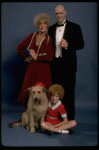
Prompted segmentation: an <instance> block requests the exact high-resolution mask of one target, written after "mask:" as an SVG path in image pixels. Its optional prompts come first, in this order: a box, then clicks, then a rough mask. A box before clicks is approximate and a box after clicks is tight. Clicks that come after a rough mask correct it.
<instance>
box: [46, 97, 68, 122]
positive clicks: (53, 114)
mask: <svg viewBox="0 0 99 150" xmlns="http://www.w3.org/2000/svg"><path fill="white" fill-rule="evenodd" d="M60 116H61V117H62V118H65V117H67V113H66V110H65V107H64V105H63V104H62V103H61V101H60V100H59V101H58V102H57V103H56V104H55V105H54V106H52V107H51V101H49V107H48V109H47V113H46V115H45V122H48V123H50V124H52V125H55V124H58V123H60V122H62V120H61V119H60Z"/></svg>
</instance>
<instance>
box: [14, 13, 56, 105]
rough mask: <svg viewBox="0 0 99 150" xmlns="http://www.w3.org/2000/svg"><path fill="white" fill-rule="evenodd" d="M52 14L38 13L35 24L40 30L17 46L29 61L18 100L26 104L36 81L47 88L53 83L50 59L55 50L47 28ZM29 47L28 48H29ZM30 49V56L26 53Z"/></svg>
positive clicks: (20, 53)
mask: <svg viewBox="0 0 99 150" xmlns="http://www.w3.org/2000/svg"><path fill="white" fill-rule="evenodd" d="M50 22H51V19H50V16H49V15H47V14H45V13H40V14H37V15H36V17H35V18H34V25H35V26H36V27H37V28H38V29H39V31H38V32H35V33H31V34H29V35H28V36H27V37H26V38H25V39H24V40H23V41H21V42H20V43H19V45H18V46H17V50H16V51H17V53H18V54H19V55H21V56H22V57H23V58H24V60H25V61H26V62H29V64H28V67H27V70H26V74H25V78H24V81H23V85H22V89H21V93H20V96H19V98H18V102H20V103H22V104H24V105H25V104H26V103H27V100H28V92H27V91H25V90H26V89H27V88H28V87H31V86H33V85H35V83H36V82H42V83H43V84H44V85H45V88H47V89H48V88H49V87H50V86H51V85H52V80H51V72H50V65H49V64H50V61H52V60H53V57H54V52H53V47H52V41H51V38H50V37H49V36H48V35H47V33H46V30H47V28H48V27H49V26H50ZM27 47H28V48H27ZM26 48H27V49H28V50H29V53H30V57H27V56H26V54H25V51H24V50H25V49H26Z"/></svg>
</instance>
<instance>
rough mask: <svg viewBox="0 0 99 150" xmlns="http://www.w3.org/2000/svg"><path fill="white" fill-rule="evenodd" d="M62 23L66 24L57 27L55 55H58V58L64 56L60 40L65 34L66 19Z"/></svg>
mask: <svg viewBox="0 0 99 150" xmlns="http://www.w3.org/2000/svg"><path fill="white" fill-rule="evenodd" d="M64 22H65V23H64ZM61 24H64V26H60V27H57V28H56V51H55V57H57V58H59V57H62V47H61V46H60V42H61V39H62V38H63V34H64V30H65V26H66V19H65V20H64V21H63V22H62V23H61Z"/></svg>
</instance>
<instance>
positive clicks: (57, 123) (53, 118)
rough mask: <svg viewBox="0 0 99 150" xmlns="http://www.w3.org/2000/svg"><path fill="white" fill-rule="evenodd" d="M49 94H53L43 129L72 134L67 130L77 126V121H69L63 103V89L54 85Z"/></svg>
mask: <svg viewBox="0 0 99 150" xmlns="http://www.w3.org/2000/svg"><path fill="white" fill-rule="evenodd" d="M49 93H50V94H51V99H50V101H49V106H48V110H47V113H46V115H45V122H42V124H41V127H42V128H44V129H46V130H49V131H53V132H57V133H70V130H66V129H70V128H72V127H74V126H76V121H75V120H71V121H68V119H67V113H66V110H65V108H64V105H63V104H62V102H61V100H62V98H63V96H64V89H63V87H62V86H61V85H58V84H53V85H52V86H51V87H50V88H49ZM60 116H61V118H62V119H61V118H60Z"/></svg>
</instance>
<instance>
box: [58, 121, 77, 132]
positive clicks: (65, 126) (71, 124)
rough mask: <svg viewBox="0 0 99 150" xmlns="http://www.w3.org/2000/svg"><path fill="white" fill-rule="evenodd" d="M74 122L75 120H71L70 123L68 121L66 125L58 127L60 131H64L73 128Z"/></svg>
mask: <svg viewBox="0 0 99 150" xmlns="http://www.w3.org/2000/svg"><path fill="white" fill-rule="evenodd" d="M76 124H77V123H76V121H75V120H71V121H68V123H66V124H64V125H62V126H60V127H59V129H60V130H66V129H70V128H73V127H75V126H76Z"/></svg>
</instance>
